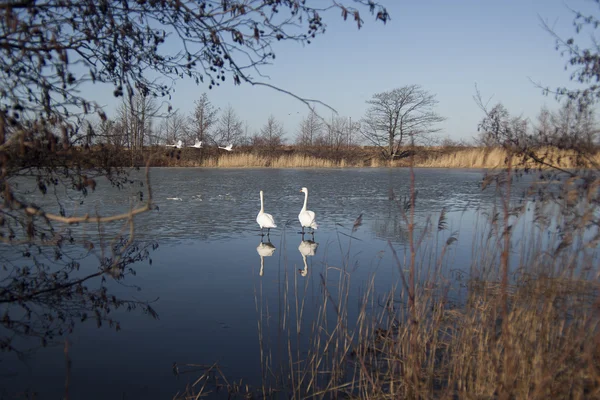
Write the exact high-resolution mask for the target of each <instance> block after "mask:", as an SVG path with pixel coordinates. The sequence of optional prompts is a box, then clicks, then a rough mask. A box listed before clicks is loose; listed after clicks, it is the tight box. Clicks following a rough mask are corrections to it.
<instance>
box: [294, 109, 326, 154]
mask: <svg viewBox="0 0 600 400" xmlns="http://www.w3.org/2000/svg"><path fill="white" fill-rule="evenodd" d="M322 134H323V121H322V120H321V118H319V116H318V115H317V114H316V113H315V112H314V111H310V112H309V113H308V115H307V116H306V117H305V118H304V119H303V120H302V121H300V126H299V127H298V133H297V134H296V144H297V145H300V146H312V145H314V144H315V140H317V138H319V137H321V135H322Z"/></svg>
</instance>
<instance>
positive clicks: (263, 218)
mask: <svg viewBox="0 0 600 400" xmlns="http://www.w3.org/2000/svg"><path fill="white" fill-rule="evenodd" d="M256 222H257V223H258V226H260V232H261V234H262V230H263V229H264V228H267V235H268V234H269V231H270V230H271V228H277V225H275V220H274V219H273V216H272V215H271V214H267V213H266V212H265V207H264V204H263V191H262V190H261V191H260V211H259V212H258V215H257V216H256Z"/></svg>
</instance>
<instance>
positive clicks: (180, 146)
mask: <svg viewBox="0 0 600 400" xmlns="http://www.w3.org/2000/svg"><path fill="white" fill-rule="evenodd" d="M166 146H167V147H177V148H178V149H180V148H182V147H183V142H182V141H181V140H178V141H177V144H167V145H166Z"/></svg>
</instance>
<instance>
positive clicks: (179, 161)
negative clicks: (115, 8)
mask: <svg viewBox="0 0 600 400" xmlns="http://www.w3.org/2000/svg"><path fill="white" fill-rule="evenodd" d="M114 153H115V155H114V156H115V157H116V158H117V161H116V162H117V163H118V164H120V165H124V166H130V165H132V164H134V165H143V164H144V162H145V161H144V159H147V158H148V157H149V156H150V155H153V157H152V160H151V164H152V166H155V167H207V168H350V167H359V168H381V167H408V166H409V162H410V161H409V159H410V157H409V155H410V154H414V156H415V157H414V166H415V167H420V168H502V167H504V165H505V161H506V157H507V153H506V151H505V150H504V149H502V148H499V147H496V148H485V147H413V148H407V149H406V150H405V151H404V152H403V154H404V155H405V157H403V158H399V159H396V160H394V161H391V162H390V161H389V160H386V159H384V158H383V157H382V156H381V154H380V153H379V151H378V149H376V148H373V147H351V148H344V149H338V150H334V149H328V148H298V147H292V146H288V147H278V148H275V149H269V150H267V149H255V148H252V147H237V148H235V149H234V151H233V152H231V153H229V152H225V151H222V150H217V149H213V148H207V149H200V150H199V149H190V148H187V149H181V150H172V149H165V148H152V149H148V150H144V153H143V154H142V153H138V154H136V157H135V158H134V159H133V160H132V158H131V155H130V153H128V152H127V150H124V151H119V152H117V151H115V152H114ZM537 154H538V155H539V156H541V157H544V158H545V159H548V160H552V163H553V165H555V166H558V167H560V168H565V169H569V168H576V167H581V165H578V163H581V162H583V163H584V166H585V167H593V166H598V165H600V151H597V152H595V153H594V154H593V156H591V157H590V158H589V159H587V160H582V159H581V158H579V159H578V158H577V157H576V153H575V152H574V151H568V150H558V149H556V148H547V149H538V151H537ZM540 165H541V164H540V163H535V162H534V161H533V160H530V161H528V162H527V163H525V164H520V166H521V167H531V168H534V167H540ZM541 167H542V168H543V167H544V166H543V165H541Z"/></svg>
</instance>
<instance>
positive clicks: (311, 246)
mask: <svg viewBox="0 0 600 400" xmlns="http://www.w3.org/2000/svg"><path fill="white" fill-rule="evenodd" d="M317 247H319V243H316V242H315V241H314V240H302V242H300V246H298V251H299V252H300V254H301V255H302V261H304V269H299V270H298V272H299V273H300V275H302V276H306V275H307V274H308V264H306V257H312V256H314V255H315V253H316V252H317Z"/></svg>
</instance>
